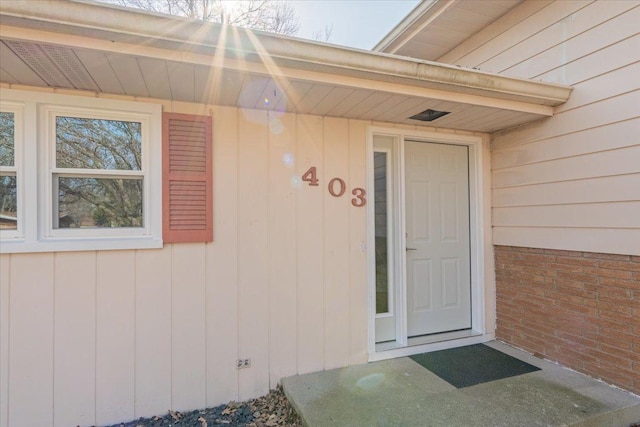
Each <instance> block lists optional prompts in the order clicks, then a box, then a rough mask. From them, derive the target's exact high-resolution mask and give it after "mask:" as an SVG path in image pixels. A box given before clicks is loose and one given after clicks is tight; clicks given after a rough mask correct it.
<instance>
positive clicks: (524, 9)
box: [440, 0, 640, 393]
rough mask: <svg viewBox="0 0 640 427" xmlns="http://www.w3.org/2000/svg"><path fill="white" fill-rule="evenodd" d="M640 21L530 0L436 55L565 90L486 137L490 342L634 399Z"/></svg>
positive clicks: (625, 6) (638, 16) (639, 328)
mask: <svg viewBox="0 0 640 427" xmlns="http://www.w3.org/2000/svg"><path fill="white" fill-rule="evenodd" d="M638 22H640V4H639V3H638V2H633V1H603V0H598V1H593V2H591V1H560V0H559V1H552V2H538V1H526V2H523V3H522V4H520V5H519V6H518V7H516V8H514V9H513V10H512V11H510V12H509V13H507V14H506V15H505V16H503V17H502V18H501V19H499V20H497V21H496V22H494V23H493V24H491V25H490V26H488V27H487V28H485V29H484V30H483V31H481V32H480V33H478V34H476V35H475V36H473V37H471V38H470V39H469V40H467V41H465V42H463V43H462V44H460V45H459V46H457V47H456V48H455V49H453V50H452V51H451V52H449V53H447V54H446V55H445V56H443V57H442V58H440V60H441V61H444V62H449V63H453V64H458V65H462V66H467V67H478V68H480V69H481V70H485V71H491V72H496V73H503V74H505V75H510V76H517V77H524V78H530V79H535V80H542V81H547V82H553V83H561V84H568V85H571V86H573V87H574V90H573V93H572V94H571V97H570V99H569V101H568V102H567V103H565V104H564V105H560V106H558V107H556V109H555V114H554V116H553V117H551V118H547V119H543V120H540V121H537V122H535V123H532V124H529V125H525V126H522V127H519V128H515V129H511V130H506V131H504V132H501V133H499V134H496V135H494V136H493V140H492V144H491V165H492V187H493V188H492V207H493V215H492V224H493V243H494V244H496V245H498V246H495V259H496V261H495V264H496V269H495V271H496V317H497V330H496V337H497V338H498V339H501V340H505V341H507V342H509V343H510V344H513V345H515V346H518V347H521V348H524V349H526V350H527V351H530V352H532V353H534V354H537V355H539V356H541V357H545V358H548V359H551V360H555V361H558V362H559V363H562V364H563V365H565V366H569V367H571V368H573V369H576V370H578V371H580V372H584V373H586V374H589V375H591V376H594V377H596V378H601V379H603V380H604V381H606V382H609V383H611V384H615V385H618V386H620V387H623V388H625V389H627V390H631V391H633V392H635V393H638V392H639V390H640V382H639V381H638V380H637V378H638V375H639V374H640V371H639V370H638V368H639V367H640V359H638V354H640V341H638V339H637V337H638V336H639V333H640V324H638V319H640V311H639V309H638V307H640V306H639V302H640V257H639V256H638V255H640V79H638V77H637V76H638V75H639V73H640V34H639V31H638V30H639V27H638ZM633 255H635V256H633Z"/></svg>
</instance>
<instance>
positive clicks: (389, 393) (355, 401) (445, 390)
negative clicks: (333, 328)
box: [282, 341, 640, 427]
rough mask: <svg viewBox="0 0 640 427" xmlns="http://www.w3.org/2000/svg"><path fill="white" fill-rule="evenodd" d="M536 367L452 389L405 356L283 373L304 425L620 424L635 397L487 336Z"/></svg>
mask: <svg viewBox="0 0 640 427" xmlns="http://www.w3.org/2000/svg"><path fill="white" fill-rule="evenodd" d="M487 345H489V346H491V347H493V348H495V349H496V350H499V351H502V352H504V353H506V354H509V355H511V356H513V357H516V358H518V359H520V360H523V361H525V362H527V363H530V364H531V365H534V366H537V367H538V368H540V369H541V370H540V371H536V372H532V373H529V374H524V375H519V376H516V377H511V378H505V379H501V380H497V381H492V382H487V383H483V384H478V385H475V386H471V387H466V388H461V389H456V388H455V387H453V386H452V385H450V384H449V383H447V382H446V381H444V380H442V379H441V378H439V377H438V376H436V375H435V374H433V373H432V372H431V371H429V370H427V369H425V368H423V367H422V366H420V365H418V364H417V363H415V362H414V361H413V360H411V359H409V358H408V357H403V358H398V359H392V360H385V361H382V362H373V363H368V364H364V365H356V366H350V367H347V368H341V369H334V370H331V371H324V372H317V373H312V374H306V375H298V376H295V377H289V378H284V379H283V380H282V385H283V388H284V392H285V393H286V395H287V398H288V399H289V402H291V404H292V405H293V406H294V407H295V409H296V410H297V411H298V413H299V414H300V416H301V417H302V419H303V420H304V423H305V424H306V425H308V426H310V427H316V426H321V427H329V426H336V427H342V426H345V427H346V426H385V427H386V426H421V427H426V426H509V427H512V426H518V427H522V426H589V427H602V426H616V427H617V426H621V427H628V426H629V425H631V424H633V423H638V422H640V397H638V396H634V395H633V394H630V393H627V392H624V391H622V390H620V389H617V388H614V387H611V386H609V385H607V384H604V383H602V382H599V381H596V380H594V379H592V378H589V377H587V376H585V375H582V374H579V373H577V372H573V371H571V370H569V369H566V368H563V367H561V366H558V365H556V364H554V363H551V362H547V361H545V360H541V359H538V358H536V357H534V356H532V355H530V354H527V353H525V352H522V351H520V350H517V349H514V348H512V347H509V346H507V345H505V344H503V343H500V342H497V341H492V342H490V343H487Z"/></svg>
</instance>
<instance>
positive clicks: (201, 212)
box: [162, 113, 213, 243]
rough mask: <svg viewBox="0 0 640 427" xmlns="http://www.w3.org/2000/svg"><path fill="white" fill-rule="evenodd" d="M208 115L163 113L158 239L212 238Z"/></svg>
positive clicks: (209, 126)
mask: <svg viewBox="0 0 640 427" xmlns="http://www.w3.org/2000/svg"><path fill="white" fill-rule="evenodd" d="M212 163H213V149H212V141H211V117H209V116H195V115H187V114H176V113H164V114H163V119H162V215H163V219H162V239H163V240H164V242H165V243H179V242H212V241H213V171H212Z"/></svg>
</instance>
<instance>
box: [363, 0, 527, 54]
mask: <svg viewBox="0 0 640 427" xmlns="http://www.w3.org/2000/svg"><path fill="white" fill-rule="evenodd" d="M522 1H523V0H500V1H495V0H494V1H486V0H485V1H481V0H474V1H461V0H423V1H422V2H421V3H419V4H418V5H417V6H416V7H415V8H414V9H413V10H412V11H411V12H410V13H409V14H408V15H407V16H406V17H405V18H404V19H403V20H402V21H400V22H399V23H398V25H396V26H395V27H394V28H393V29H392V30H391V31H389V33H388V34H387V35H386V36H385V37H384V38H383V39H382V40H381V41H380V42H379V43H378V44H377V45H376V46H375V47H374V48H373V50H374V51H376V52H386V53H393V54H395V55H402V56H409V57H412V58H421V59H426V60H431V61H436V60H438V59H439V58H441V57H442V56H443V55H444V54H446V53H447V52H449V51H450V50H451V49H453V48H455V47H456V46H458V45H459V44H460V43H462V42H463V41H464V40H466V39H467V38H469V37H470V36H472V35H474V34H476V33H477V32H479V31H480V30H482V29H483V28H484V27H486V26H487V25H489V24H491V23H492V22H494V21H495V20H496V19H498V18H500V17H501V16H503V15H504V14H506V13H507V12H509V11H510V10H511V9H513V8H514V7H516V6H517V5H518V4H520V3H522Z"/></svg>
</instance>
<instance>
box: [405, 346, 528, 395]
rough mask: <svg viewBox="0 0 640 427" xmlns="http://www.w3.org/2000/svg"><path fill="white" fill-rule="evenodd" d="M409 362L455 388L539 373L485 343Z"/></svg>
mask: <svg viewBox="0 0 640 427" xmlns="http://www.w3.org/2000/svg"><path fill="white" fill-rule="evenodd" d="M411 359H412V360H413V361H415V362H417V363H419V364H420V365H422V366H424V367H425V368H427V369H428V370H430V371H431V372H433V373H434V374H436V375H437V376H439V377H440V378H442V379H443V380H445V381H446V382H448V383H449V384H451V385H452V386H454V387H456V388H463V387H469V386H472V385H476V384H482V383H485V382H489V381H495V380H499V379H502V378H508V377H514V376H516V375H522V374H527V373H529V372H535V371H539V370H540V368H536V367H535V366H533V365H530V364H528V363H526V362H523V361H522V360H519V359H516V358H515V357H511V356H509V355H508V354H504V353H502V352H501V351H498V350H495V349H493V348H491V347H489V346H486V345H484V344H475V345H469V346H466V347H458V348H452V349H449V350H441V351H434V352H432V353H422V354H417V355H415V356H411Z"/></svg>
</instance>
